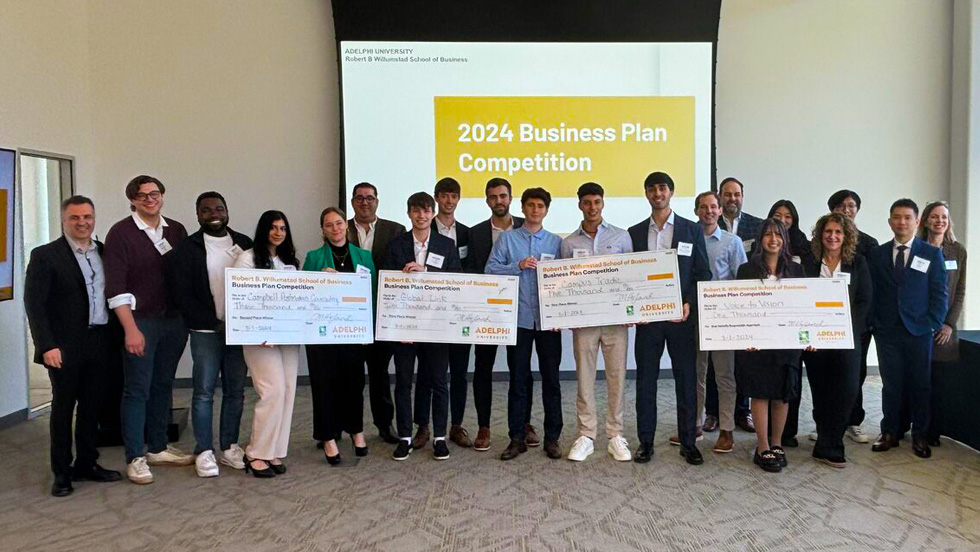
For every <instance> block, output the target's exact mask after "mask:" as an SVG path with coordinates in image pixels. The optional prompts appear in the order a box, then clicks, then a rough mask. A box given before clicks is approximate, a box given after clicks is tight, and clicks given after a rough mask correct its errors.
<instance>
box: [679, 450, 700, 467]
mask: <svg viewBox="0 0 980 552" xmlns="http://www.w3.org/2000/svg"><path fill="white" fill-rule="evenodd" d="M681 456H683V457H684V460H685V461H687V463H688V464H691V465H692V466H700V465H701V464H704V456H701V451H700V450H698V447H691V448H688V447H681Z"/></svg>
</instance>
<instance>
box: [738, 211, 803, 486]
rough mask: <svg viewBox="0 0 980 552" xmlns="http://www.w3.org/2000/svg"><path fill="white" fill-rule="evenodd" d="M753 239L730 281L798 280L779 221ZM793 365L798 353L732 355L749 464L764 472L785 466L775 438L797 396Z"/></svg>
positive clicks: (752, 351) (765, 225) (796, 366)
mask: <svg viewBox="0 0 980 552" xmlns="http://www.w3.org/2000/svg"><path fill="white" fill-rule="evenodd" d="M756 241H757V243H758V246H757V247H756V248H755V249H753V251H752V256H751V257H749V260H748V262H747V263H745V264H743V265H742V266H740V267H739V268H738V275H737V276H736V279H738V280H762V281H768V280H779V279H781V278H802V277H803V276H804V274H803V267H801V266H800V265H799V264H797V263H795V262H793V259H792V256H791V255H790V252H789V235H788V234H787V232H786V227H785V226H784V225H783V223H782V222H781V221H779V220H778V219H775V218H769V219H766V220H765V221H764V222H763V223H762V228H761V231H760V233H759V237H758V239H757V240H756ZM799 366H800V351H799V350H796V349H778V350H776V349H774V350H764V351H760V350H758V349H754V348H750V349H748V350H745V351H735V384H736V388H737V391H738V393H739V394H740V395H743V396H747V397H752V418H753V420H755V436H756V441H757V445H756V451H755V458H754V462H755V463H756V464H758V466H759V467H760V468H762V469H763V470H765V471H768V472H778V471H780V470H782V469H783V468H784V467H786V452H785V451H784V450H783V447H782V439H781V437H782V434H783V426H785V424H786V413H787V411H788V409H789V401H791V400H793V399H795V398H798V397H799V389H800V382H799V375H798V374H799V371H798V369H799ZM770 405H771V406H772V416H771V417H770V413H769V411H770ZM770 424H771V425H772V432H771V433H772V437H771V438H770V436H769V434H770V431H769V429H770Z"/></svg>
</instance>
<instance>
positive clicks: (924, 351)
mask: <svg viewBox="0 0 980 552" xmlns="http://www.w3.org/2000/svg"><path fill="white" fill-rule="evenodd" d="M875 344H876V345H877V348H878V371H879V372H880V373H881V387H882V389H881V411H882V419H881V432H882V433H889V434H891V435H895V436H896V437H898V436H901V435H902V434H903V433H904V431H903V429H904V427H903V424H902V421H901V411H902V401H903V399H904V398H906V395H907V400H908V401H909V412H910V416H911V421H912V434H913V436H922V437H924V438H926V437H928V436H929V408H930V407H929V399H930V396H931V394H932V335H931V334H927V335H922V336H914V335H912V334H910V333H909V332H908V330H906V329H905V328H904V327H901V328H876V330H875Z"/></svg>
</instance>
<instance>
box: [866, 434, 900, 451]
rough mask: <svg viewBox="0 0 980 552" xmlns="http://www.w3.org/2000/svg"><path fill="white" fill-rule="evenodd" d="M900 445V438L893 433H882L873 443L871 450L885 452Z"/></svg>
mask: <svg viewBox="0 0 980 552" xmlns="http://www.w3.org/2000/svg"><path fill="white" fill-rule="evenodd" d="M897 446H898V439H896V438H895V436H894V435H892V434H891V433H882V434H881V435H879V436H878V438H877V439H875V442H874V444H873V445H871V450H872V451H873V452H885V451H887V450H891V449H893V448H895V447H897Z"/></svg>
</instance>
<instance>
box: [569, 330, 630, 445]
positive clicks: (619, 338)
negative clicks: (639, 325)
mask: <svg viewBox="0 0 980 552" xmlns="http://www.w3.org/2000/svg"><path fill="white" fill-rule="evenodd" d="M572 345H573V347H572V348H573V351H574V354H575V367H576V373H577V375H578V398H577V400H576V403H575V406H576V408H577V411H578V415H577V420H578V434H579V436H582V435H584V436H586V437H588V438H590V439H592V440H595V438H596V433H597V432H598V418H597V415H596V407H595V377H596V361H597V360H598V355H599V348H600V347H601V348H602V357H603V360H604V365H605V370H606V388H607V390H608V395H609V399H608V408H607V411H606V436H607V437H609V438H610V439H611V438H613V437H616V436H617V435H621V434H622V433H623V387H624V383H625V380H626V355H627V351H628V349H629V328H627V327H626V326H600V327H597V328H579V329H576V330H572Z"/></svg>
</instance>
